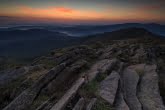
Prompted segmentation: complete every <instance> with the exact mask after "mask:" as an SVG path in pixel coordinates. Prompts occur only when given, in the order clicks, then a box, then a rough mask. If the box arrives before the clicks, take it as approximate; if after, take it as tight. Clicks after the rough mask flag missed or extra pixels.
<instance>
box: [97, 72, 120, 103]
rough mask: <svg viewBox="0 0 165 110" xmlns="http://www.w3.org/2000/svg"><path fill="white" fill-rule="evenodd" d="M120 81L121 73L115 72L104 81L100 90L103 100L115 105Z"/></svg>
mask: <svg viewBox="0 0 165 110" xmlns="http://www.w3.org/2000/svg"><path fill="white" fill-rule="evenodd" d="M119 79H120V75H119V73H117V72H115V71H113V72H112V73H111V74H110V75H109V76H108V77H107V78H105V80H103V81H102V82H101V84H100V87H99V89H98V94H99V96H100V97H101V98H103V99H104V100H106V101H107V102H109V104H110V105H113V103H114V100H115V96H116V92H117V89H118V82H119Z"/></svg>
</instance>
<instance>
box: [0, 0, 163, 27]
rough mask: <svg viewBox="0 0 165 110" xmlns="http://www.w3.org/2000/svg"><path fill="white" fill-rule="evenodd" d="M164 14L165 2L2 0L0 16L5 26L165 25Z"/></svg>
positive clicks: (158, 0) (130, 0) (156, 0)
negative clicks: (14, 22) (126, 23)
mask: <svg viewBox="0 0 165 110" xmlns="http://www.w3.org/2000/svg"><path fill="white" fill-rule="evenodd" d="M164 13H165V0H0V16H1V17H8V19H6V18H4V19H3V23H4V22H10V20H11V19H10V18H15V21H17V22H19V20H20V21H29V22H30V21H33V22H35V21H40V22H64V23H65V22H66V23H124V22H142V23H143V22H156V23H163V24H164V23H165V14H164ZM18 18H19V19H18ZM12 20H13V19H12ZM0 23H2V20H1V22H0Z"/></svg>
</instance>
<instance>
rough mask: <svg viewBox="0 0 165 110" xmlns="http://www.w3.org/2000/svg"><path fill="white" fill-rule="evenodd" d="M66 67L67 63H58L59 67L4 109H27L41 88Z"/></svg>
mask: <svg viewBox="0 0 165 110" xmlns="http://www.w3.org/2000/svg"><path fill="white" fill-rule="evenodd" d="M64 68H65V64H61V65H58V66H57V67H55V68H53V69H52V70H50V71H49V72H48V73H47V74H45V75H44V76H43V77H41V79H39V80H38V81H37V82H36V83H35V84H34V85H32V86H31V87H30V88H29V89H27V90H25V91H24V92H23V93H21V94H20V95H19V96H18V97H17V98H16V99H14V100H13V101H12V102H11V103H10V104H9V105H8V106H7V107H5V108H4V109H3V110H25V109H27V108H28V106H29V105H31V104H32V102H33V101H34V99H35V98H36V96H37V95H38V94H39V92H40V91H41V89H42V88H43V87H44V86H45V85H47V84H48V83H49V82H50V81H51V80H52V79H54V78H55V77H56V76H57V74H58V73H59V72H61V71H62V70H63V69H64Z"/></svg>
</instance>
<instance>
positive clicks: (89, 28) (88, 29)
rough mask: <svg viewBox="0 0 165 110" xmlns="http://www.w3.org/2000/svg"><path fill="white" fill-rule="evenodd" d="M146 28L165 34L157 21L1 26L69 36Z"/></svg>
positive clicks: (163, 26) (9, 28)
mask: <svg viewBox="0 0 165 110" xmlns="http://www.w3.org/2000/svg"><path fill="white" fill-rule="evenodd" d="M131 27H136V28H144V29H147V30H148V31H150V32H152V33H154V34H158V35H163V36H165V25H161V24H156V23H148V24H142V23H124V24H114V25H18V26H9V27H4V28H3V27H2V28H0V30H1V31H4V30H7V31H8V30H29V29H45V30H48V31H55V32H60V33H65V34H68V35H69V36H75V37H83V36H88V35H94V34H98V33H104V32H112V31H115V30H119V29H126V28H131Z"/></svg>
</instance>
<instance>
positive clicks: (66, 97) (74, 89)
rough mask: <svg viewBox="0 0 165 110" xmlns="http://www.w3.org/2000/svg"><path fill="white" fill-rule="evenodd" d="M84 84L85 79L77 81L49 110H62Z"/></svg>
mask: <svg viewBox="0 0 165 110" xmlns="http://www.w3.org/2000/svg"><path fill="white" fill-rule="evenodd" d="M84 82H85V78H80V79H78V80H77V81H76V82H75V84H74V85H73V86H72V87H71V88H70V89H69V90H68V91H67V92H66V94H65V95H64V96H63V97H62V98H61V99H60V100H59V101H58V102H57V103H56V104H55V105H54V106H53V107H52V108H51V110H63V109H64V108H65V106H66V105H67V103H68V102H69V101H70V100H71V99H72V98H73V97H74V95H75V94H76V93H77V91H78V89H79V88H80V87H81V86H82V84H83V83H84Z"/></svg>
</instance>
